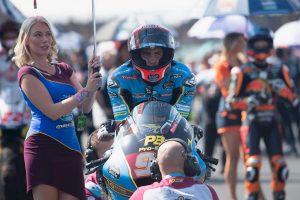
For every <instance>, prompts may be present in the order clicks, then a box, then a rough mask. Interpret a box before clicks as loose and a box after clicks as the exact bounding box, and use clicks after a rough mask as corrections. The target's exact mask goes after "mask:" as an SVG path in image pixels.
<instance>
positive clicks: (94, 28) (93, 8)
mask: <svg viewBox="0 0 300 200" xmlns="http://www.w3.org/2000/svg"><path fill="white" fill-rule="evenodd" d="M92 22H93V42H94V49H93V56H96V19H95V2H94V0H92Z"/></svg>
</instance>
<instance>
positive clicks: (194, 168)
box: [130, 138, 219, 200]
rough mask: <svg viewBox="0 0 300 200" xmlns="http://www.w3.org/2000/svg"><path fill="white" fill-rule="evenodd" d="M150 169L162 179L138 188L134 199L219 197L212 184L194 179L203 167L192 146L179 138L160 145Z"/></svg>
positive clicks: (215, 198) (212, 198) (153, 174)
mask: <svg viewBox="0 0 300 200" xmlns="http://www.w3.org/2000/svg"><path fill="white" fill-rule="evenodd" d="M150 170H151V173H152V175H151V176H152V177H153V178H155V179H156V180H158V181H160V182H154V183H153V184H151V185H148V186H142V187H140V188H138V189H137V190H136V191H135V192H134V193H133V195H132V196H131V197H130V200H142V199H143V200H152V199H205V200H209V199H211V200H218V199H219V198H218V195H217V193H216V191H215V190H214V189H213V188H212V187H211V186H209V185H206V184H203V183H201V182H199V181H197V180H194V179H193V178H192V177H193V176H197V175H199V174H200V171H201V169H200V167H199V164H198V162H197V159H196V157H194V156H193V155H192V154H191V149H190V147H189V146H188V145H187V144H186V142H184V141H183V140H181V139H179V138H172V139H168V140H166V141H165V142H163V143H162V144H161V145H160V146H159V148H158V151H157V158H156V160H154V161H153V162H152V165H151V167H150Z"/></svg>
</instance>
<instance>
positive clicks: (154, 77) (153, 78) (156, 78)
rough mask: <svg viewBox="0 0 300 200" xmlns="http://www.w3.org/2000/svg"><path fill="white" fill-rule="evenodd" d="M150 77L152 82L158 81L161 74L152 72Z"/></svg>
mask: <svg viewBox="0 0 300 200" xmlns="http://www.w3.org/2000/svg"><path fill="white" fill-rule="evenodd" d="M148 79H149V81H150V82H156V81H158V79H159V75H158V74H150V75H149V76H148Z"/></svg>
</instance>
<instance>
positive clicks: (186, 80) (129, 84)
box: [107, 61, 196, 122]
mask: <svg viewBox="0 0 300 200" xmlns="http://www.w3.org/2000/svg"><path fill="white" fill-rule="evenodd" d="M195 84H196V82H195V77H194V75H193V73H192V72H191V70H190V69H189V68H188V67H187V66H186V65H184V64H182V63H179V62H176V61H173V62H172V64H171V67H170V68H169V69H168V71H167V72H166V74H165V76H164V78H163V79H162V80H161V81H160V82H159V83H157V84H156V85H150V84H147V83H146V82H144V81H143V79H142V78H141V76H140V74H139V73H138V71H137V70H135V69H134V67H133V65H132V64H131V62H130V61H129V62H127V63H125V64H123V65H121V66H120V67H118V68H117V69H116V70H115V71H114V72H113V73H112V75H111V76H110V77H109V78H108V82H107V85H108V86H107V88H108V94H109V97H110V100H111V103H112V107H113V113H114V118H115V120H116V121H117V122H120V121H122V120H123V119H125V118H126V117H127V116H128V115H129V113H130V111H131V110H132V109H133V108H134V106H136V105H138V104H139V103H142V102H145V101H155V100H159V101H164V102H167V103H170V104H171V105H174V106H175V107H176V109H177V110H178V112H179V113H180V114H181V115H182V116H183V117H185V118H187V117H188V116H189V113H190V110H191V103H192V100H193V97H194V95H195V89H196V87H195Z"/></svg>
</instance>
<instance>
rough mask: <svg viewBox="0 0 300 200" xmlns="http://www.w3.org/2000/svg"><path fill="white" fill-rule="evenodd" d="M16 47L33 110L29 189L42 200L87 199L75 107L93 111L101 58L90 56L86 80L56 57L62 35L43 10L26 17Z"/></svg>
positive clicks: (28, 152)
mask: <svg viewBox="0 0 300 200" xmlns="http://www.w3.org/2000/svg"><path fill="white" fill-rule="evenodd" d="M14 51H15V56H14V58H13V60H14V62H15V63H16V65H17V66H18V67H19V68H20V69H19V73H18V81H19V86H20V88H21V92H22V95H23V97H24V99H25V101H26V102H27V104H28V106H29V107H30V109H31V113H32V119H31V124H30V128H29V130H28V132H27V135H26V140H25V144H24V158H25V167H26V179H27V192H28V193H29V195H30V196H32V197H33V199H39V200H62V199H63V200H77V199H81V200H83V199H85V194H84V177H83V165H82V163H83V157H82V154H81V149H80V146H79V142H78V139H77V137H76V134H75V128H74V120H73V115H72V110H73V109H74V108H75V107H79V108H80V109H81V110H82V112H84V113H87V112H90V110H91V107H92V104H93V102H94V99H95V94H96V91H97V88H98V87H99V84H100V82H101V75H100V73H99V72H95V73H92V71H93V70H92V68H93V67H97V66H99V64H100V61H99V58H98V57H93V58H92V59H91V60H90V61H89V66H88V69H89V78H88V81H87V84H86V86H85V87H83V86H81V84H80V83H79V81H78V80H77V79H76V76H75V73H74V72H73V70H72V67H71V66H69V65H68V64H66V63H63V62H61V63H59V62H57V61H56V57H57V48H56V40H55V38H54V35H53V31H52V29H51V26H50V24H49V22H48V21H47V20H46V19H45V18H44V17H41V16H35V17H29V18H27V19H26V20H25V21H24V22H23V24H22V26H21V29H20V33H19V36H18V39H17V44H16V47H15V49H14ZM81 119H84V118H83V116H82V118H81ZM83 122H84V120H82V121H81V124H83Z"/></svg>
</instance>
